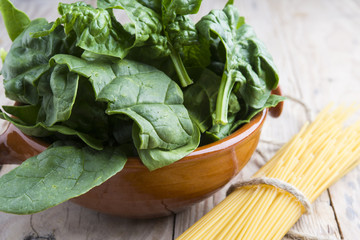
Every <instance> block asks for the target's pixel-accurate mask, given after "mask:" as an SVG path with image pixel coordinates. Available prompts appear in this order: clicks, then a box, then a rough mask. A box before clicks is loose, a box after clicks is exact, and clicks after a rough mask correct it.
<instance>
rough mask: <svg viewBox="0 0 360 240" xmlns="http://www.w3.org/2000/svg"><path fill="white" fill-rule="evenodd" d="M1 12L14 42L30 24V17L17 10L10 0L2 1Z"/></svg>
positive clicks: (0, 2) (0, 1)
mask: <svg viewBox="0 0 360 240" xmlns="http://www.w3.org/2000/svg"><path fill="white" fill-rule="evenodd" d="M0 12H1V15H2V17H3V19H4V23H5V27H6V30H7V32H8V34H9V37H10V39H11V40H12V41H14V40H15V39H16V38H17V37H18V36H19V35H20V33H21V32H22V31H24V29H25V28H26V27H27V26H28V25H29V24H30V19H29V17H28V16H27V15H26V14H25V13H24V12H22V11H20V10H19V9H17V8H15V7H14V5H13V4H12V3H11V2H10V1H9V0H0Z"/></svg>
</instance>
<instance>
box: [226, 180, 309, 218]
mask: <svg viewBox="0 0 360 240" xmlns="http://www.w3.org/2000/svg"><path fill="white" fill-rule="evenodd" d="M260 184H265V185H270V186H273V187H276V188H279V189H281V190H284V191H285V192H288V193H290V194H291V195H293V196H294V197H295V198H296V199H297V200H298V201H299V202H300V203H301V204H302V205H303V206H304V208H305V210H306V213H307V214H310V213H311V212H312V210H311V203H310V201H309V199H308V198H307V197H306V196H305V194H303V193H302V192H301V191H300V190H299V189H298V188H296V187H295V186H293V185H291V184H290V183H288V182H284V181H282V180H280V179H277V178H268V177H258V178H251V179H249V180H245V181H240V182H238V183H235V184H233V185H231V186H230V187H229V189H228V190H227V192H226V196H228V195H229V194H230V193H232V192H233V191H234V190H235V189H237V188H240V187H245V186H255V185H260Z"/></svg>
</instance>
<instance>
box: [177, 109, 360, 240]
mask: <svg viewBox="0 0 360 240" xmlns="http://www.w3.org/2000/svg"><path fill="white" fill-rule="evenodd" d="M355 109H356V108H355V107H347V108H345V107H338V108H336V109H335V110H331V107H330V106H329V107H327V108H326V109H324V110H323V111H322V112H321V113H320V114H319V115H318V116H317V118H316V119H315V121H314V122H313V123H311V124H305V126H304V127H303V128H302V129H301V130H300V132H299V133H298V134H297V135H295V136H294V137H293V138H292V140H291V141H289V142H288V143H287V144H285V145H284V146H283V147H282V148H281V149H280V150H279V151H278V152H277V153H276V154H275V156H274V157H273V158H272V159H271V160H270V161H269V162H268V163H267V164H266V165H265V166H263V167H262V168H261V169H260V170H259V171H258V172H257V173H256V174H255V175H254V176H253V177H254V178H261V177H266V178H271V179H279V180H280V181H282V182H286V183H288V184H290V185H292V186H293V187H294V188H296V189H298V190H299V191H300V192H301V193H302V194H303V195H304V196H305V197H306V198H307V199H308V200H309V201H310V202H313V201H315V199H316V198H317V197H318V196H319V195H320V194H321V193H322V192H323V191H324V190H325V189H326V188H328V187H329V186H330V185H331V184H333V183H334V182H335V181H337V180H338V179H340V178H341V177H342V176H344V175H345V174H346V173H348V172H349V171H351V170H352V169H353V168H354V167H355V166H356V165H357V164H359V163H360V121H358V122H356V123H354V124H351V125H350V126H348V127H344V122H345V121H346V120H347V119H348V118H349V117H350V116H351V115H353V113H354V112H355ZM305 211H306V209H305V207H304V205H303V203H302V202H301V201H299V200H298V198H297V197H295V196H294V195H293V194H292V193H291V192H289V191H286V190H284V189H280V188H278V187H276V186H272V185H269V184H257V185H252V184H251V185H247V184H245V185H240V187H238V188H236V189H235V190H234V191H233V192H232V193H231V194H230V195H229V196H227V197H226V198H225V199H224V200H223V201H222V202H221V203H220V204H219V205H217V206H216V207H215V208H214V209H212V210H211V211H210V212H209V213H208V214H206V215H205V216H203V217H202V218H201V219H200V220H199V221H198V222H196V223H195V224H194V225H193V226H192V227H191V228H189V229H188V230H187V231H186V232H184V233H183V234H182V235H181V236H179V237H178V238H177V240H183V239H189V240H190V239H191V240H197V239H199V240H200V239H207V240H211V239H249V240H250V239H264V240H265V239H271V240H276V239H281V238H282V237H283V236H284V235H285V234H286V233H287V232H288V231H289V229H290V228H291V227H292V226H293V225H294V224H295V222H296V221H297V220H298V219H299V218H300V216H301V215H302V214H303V213H304V212H305Z"/></svg>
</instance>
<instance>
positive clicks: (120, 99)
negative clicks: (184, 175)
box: [0, 0, 283, 214]
mask: <svg viewBox="0 0 360 240" xmlns="http://www.w3.org/2000/svg"><path fill="white" fill-rule="evenodd" d="M200 4H201V0H154V1H149V0H133V1H131V0H98V2H97V5H98V6H97V8H94V7H93V6H91V5H87V4H85V3H83V2H77V3H73V4H64V3H60V4H59V8H58V10H59V13H60V17H59V18H58V19H57V20H55V22H53V23H48V22H47V21H46V20H45V19H35V20H32V21H30V19H29V18H28V17H27V16H26V14H25V13H23V12H21V11H19V10H17V9H16V8H15V7H14V6H13V5H12V4H11V3H10V2H9V1H8V0H0V11H1V13H2V16H3V18H4V21H5V24H6V27H7V30H8V33H9V36H10V38H11V39H12V40H13V45H12V47H11V49H10V50H9V52H8V53H7V54H3V53H4V52H2V53H1V58H2V60H3V68H2V71H1V74H2V76H3V78H4V81H3V82H4V88H5V93H6V95H7V97H9V98H10V99H12V100H15V101H17V102H18V105H16V106H4V107H3V111H2V110H0V117H1V118H3V119H5V120H7V121H9V122H11V123H13V124H14V125H15V126H16V127H18V128H19V129H20V130H21V131H23V132H24V133H25V134H27V135H30V136H35V137H39V138H42V139H43V140H44V141H48V142H49V143H50V144H51V146H50V147H49V148H48V149H47V150H45V151H44V152H43V153H41V154H39V155H38V156H35V157H32V158H30V159H28V160H27V161H25V162H24V163H23V164H22V165H21V166H20V167H18V168H16V169H15V170H14V171H12V172H10V173H8V174H6V175H4V176H3V177H2V178H1V179H0V201H1V202H2V204H1V206H0V211H4V212H10V213H16V214H30V213H34V212H37V211H41V210H44V209H47V208H49V207H52V206H55V205H56V204H59V203H61V202H63V201H66V200H67V199H70V198H73V197H76V196H79V195H80V194H83V193H85V192H86V191H88V190H90V189H91V188H92V187H95V186H97V185H99V184H101V183H102V182H104V181H106V180H107V179H108V178H110V177H111V176H113V175H114V174H116V173H117V172H118V171H121V169H122V168H123V167H124V165H125V162H126V159H127V157H128V156H133V155H137V156H139V158H140V159H141V161H142V162H143V164H144V165H145V166H146V167H147V168H148V169H149V170H151V171H152V170H155V169H157V168H160V167H164V166H166V165H169V164H171V163H173V162H175V161H177V160H179V159H181V158H183V157H184V156H186V155H188V154H189V153H191V152H192V151H194V150H195V149H196V148H197V147H198V146H199V144H200V141H202V142H201V143H202V144H204V143H208V142H212V141H216V140H219V139H222V138H224V137H226V136H228V135H230V134H231V133H232V132H234V131H236V130H237V129H238V128H239V127H241V125H242V124H244V123H247V122H249V121H250V120H251V119H252V118H253V117H254V116H255V115H256V114H257V113H259V112H261V111H262V110H263V109H264V108H268V107H272V106H276V105H277V104H278V103H279V102H280V101H283V98H282V97H280V96H275V95H271V90H272V89H274V88H276V87H277V84H278V74H277V70H276V68H275V66H274V63H273V60H272V58H271V56H270V55H269V53H268V52H267V50H266V48H265V47H264V44H263V43H262V42H261V41H260V40H259V39H258V38H257V37H256V35H255V33H254V31H253V29H252V28H251V27H250V26H249V25H247V24H245V22H244V18H242V17H240V16H239V13H238V12H237V10H236V9H235V7H234V6H233V5H232V1H229V2H228V4H227V5H226V6H225V8H224V9H223V10H213V11H211V12H210V13H209V14H208V15H206V16H204V17H203V18H202V19H201V20H200V21H199V22H198V23H196V24H195V23H194V22H193V21H192V20H191V18H190V15H191V14H195V13H197V11H198V10H199V8H200ZM117 10H121V11H123V12H124V13H126V14H127V16H128V17H129V19H130V22H129V23H126V24H122V23H120V22H119V21H118V20H117V13H118V12H119V11H117ZM178 83H179V85H180V86H179V85H178Z"/></svg>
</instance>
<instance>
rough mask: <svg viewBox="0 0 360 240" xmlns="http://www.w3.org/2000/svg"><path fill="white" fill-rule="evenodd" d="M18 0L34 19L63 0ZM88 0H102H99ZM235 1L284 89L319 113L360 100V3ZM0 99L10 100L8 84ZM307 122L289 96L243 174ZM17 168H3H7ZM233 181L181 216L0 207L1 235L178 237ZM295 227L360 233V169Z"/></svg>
mask: <svg viewBox="0 0 360 240" xmlns="http://www.w3.org/2000/svg"><path fill="white" fill-rule="evenodd" d="M13 2H14V3H15V5H16V6H18V7H19V8H20V9H22V10H24V11H26V12H27V13H28V14H29V16H30V17H31V18H32V19H33V18H36V17H46V18H47V19H50V20H54V19H55V17H56V12H57V10H56V5H57V3H58V2H59V1H58V0H52V1H43V0H32V1H26V0H14V1H13ZM63 2H73V1H70V0H68V1H63ZM87 2H88V3H91V4H93V5H95V3H96V1H95V0H92V1H87ZM225 3H226V1H224V0H204V1H203V4H202V7H201V9H200V13H199V14H197V15H196V16H194V19H195V20H198V19H199V18H200V16H201V15H203V14H205V13H207V12H209V11H210V9H212V8H217V9H220V8H222V7H223V6H224V5H225ZM235 5H236V6H237V7H238V8H239V10H240V13H241V14H242V15H244V16H245V18H246V20H247V22H248V23H249V24H250V25H252V26H253V27H254V28H255V30H256V32H257V34H258V36H259V37H260V38H261V39H262V40H263V41H264V42H265V44H266V45H267V47H268V49H269V51H270V52H271V53H272V55H273V57H274V59H275V62H276V63H277V66H278V69H279V71H280V77H281V80H280V82H281V87H282V89H283V92H284V93H285V94H286V95H289V96H292V97H295V98H297V99H300V100H302V101H303V102H304V103H306V105H308V106H309V108H310V109H311V115H312V116H314V115H315V114H316V113H317V112H318V111H319V110H320V109H321V108H322V107H324V106H325V105H327V104H328V103H329V102H335V103H349V102H354V101H358V102H359V90H360V68H359V66H360V32H359V25H360V1H357V0H344V1H336V0H315V1H314V0H313V1H311V0H262V1H260V0H238V1H236V2H235ZM0 33H1V35H0V47H3V48H5V49H9V47H10V44H11V41H10V40H9V38H8V37H7V36H6V34H5V28H4V25H3V21H2V20H1V18H0ZM0 66H1V63H0ZM0 102H1V103H2V104H4V103H8V100H5V98H4V93H3V89H2V88H0ZM307 120H308V118H307V115H306V112H305V109H304V107H303V106H302V105H300V104H299V103H297V102H294V101H291V100H288V101H287V102H286V104H285V111H284V113H283V114H282V116H281V117H280V118H278V119H271V118H268V119H267V121H266V123H265V126H264V129H263V133H262V139H263V140H264V141H263V142H261V143H260V144H259V147H258V150H259V152H258V153H256V154H254V156H253V158H252V160H251V161H250V163H249V164H248V165H247V166H246V167H245V169H244V170H243V171H242V172H241V173H240V174H239V175H238V176H237V180H239V179H243V178H248V177H250V176H251V175H252V174H253V173H255V172H256V171H257V169H259V168H260V167H261V166H262V165H263V164H264V163H265V162H266V161H267V159H269V158H270V157H271V156H272V155H273V154H274V153H275V152H276V150H277V149H278V148H279V145H278V144H272V143H269V141H268V140H271V141H270V142H278V143H284V142H286V141H288V140H289V139H290V138H291V136H293V135H294V134H295V133H296V132H297V131H298V130H299V129H300V127H301V126H302V124H303V123H304V122H305V121H307ZM0 124H1V123H0ZM0 128H1V125H0ZM0 132H1V131H0ZM260 153H261V154H260ZM11 168H12V166H6V167H4V168H3V169H2V170H1V174H3V173H5V172H6V171H8V170H10V169H11ZM234 181H236V179H235V180H234ZM227 187H228V186H226V187H225V188H224V190H222V191H220V192H218V193H216V194H214V195H213V196H212V197H210V198H209V199H207V200H205V201H203V202H201V203H199V204H197V205H195V206H193V207H191V208H190V209H188V210H186V211H184V212H182V213H179V214H177V215H176V216H171V217H168V218H160V219H154V220H128V219H121V218H117V217H112V216H106V215H103V214H99V213H96V212H93V211H91V210H88V209H85V208H82V207H80V206H77V205H75V204H72V203H70V202H66V203H63V204H61V205H59V206H57V207H55V208H52V209H49V210H46V211H44V212H42V213H38V214H34V215H31V216H15V215H10V214H5V213H0V233H1V234H0V240H14V239H24V238H25V237H26V236H29V235H33V236H37V235H38V236H47V237H48V239H51V238H49V237H51V236H54V237H55V238H56V239H57V240H59V239H60V240H61V239H80V240H82V239H93V240H97V239H110V240H112V239H129V240H142V239H144V240H149V239H159V240H162V239H163V240H168V239H174V238H176V237H177V236H179V235H180V234H181V233H182V232H183V231H185V230H186V229H187V228H188V227H190V226H191V225H192V224H193V223H194V222H195V221H197V220H198V219H199V218H201V217H202V216H203V215H204V214H205V213H207V212H208V211H209V210H210V209H212V208H213V207H214V206H215V205H216V204H218V203H219V202H220V201H221V200H222V199H223V198H224V197H225V190H226V189H227ZM294 229H295V230H297V231H301V232H305V233H309V234H313V235H316V236H327V237H329V238H330V237H332V238H335V239H346V240H356V239H359V236H360V168H356V169H355V170H354V171H352V172H351V173H350V174H349V175H347V176H346V177H344V178H343V179H341V180H340V181H339V182H338V183H336V184H335V185H334V186H332V187H331V188H330V189H329V190H328V191H326V192H324V193H323V194H322V195H321V196H320V197H319V199H318V200H317V201H316V202H315V203H314V213H313V214H311V215H304V216H303V217H302V218H301V219H300V220H299V221H298V223H296V225H295V226H294Z"/></svg>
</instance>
